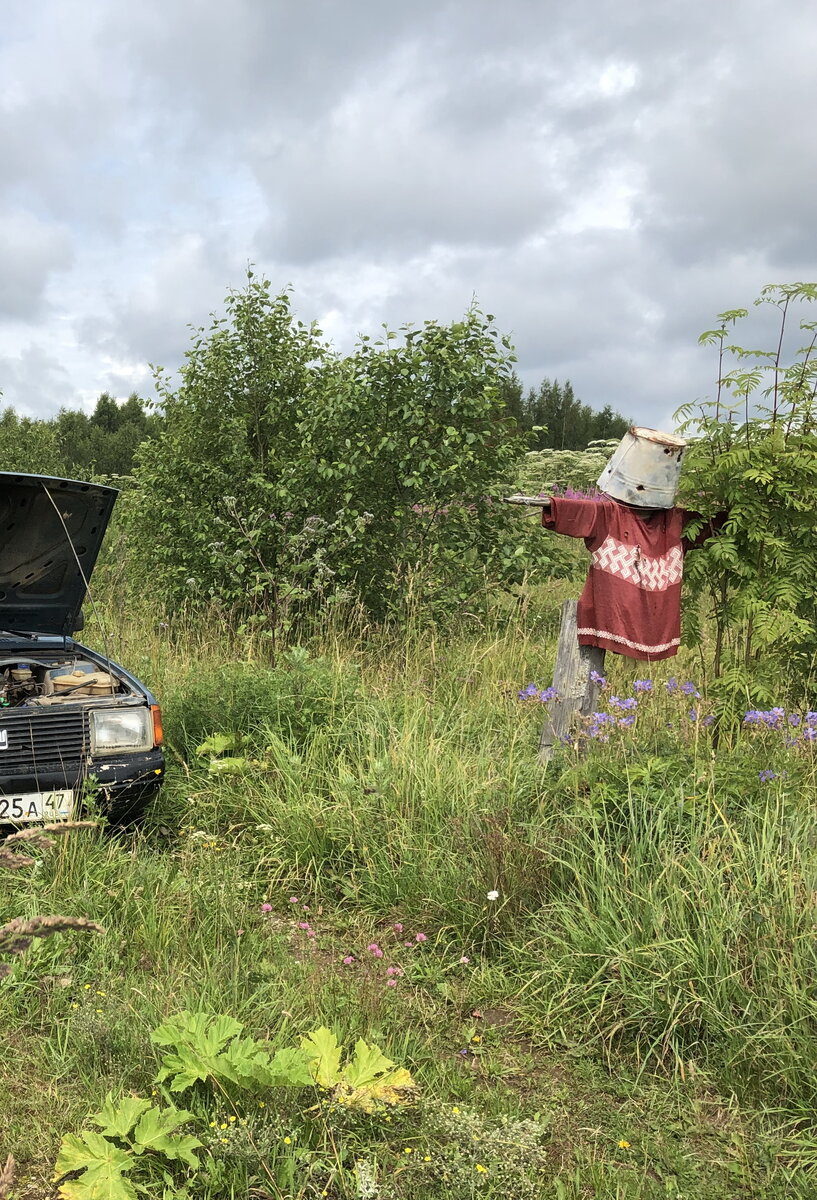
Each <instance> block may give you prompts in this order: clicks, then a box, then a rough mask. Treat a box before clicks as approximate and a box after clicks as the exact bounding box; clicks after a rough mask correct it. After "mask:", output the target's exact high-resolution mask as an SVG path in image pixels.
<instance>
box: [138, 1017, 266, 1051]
mask: <svg viewBox="0 0 817 1200" xmlns="http://www.w3.org/2000/svg"><path fill="white" fill-rule="evenodd" d="M243 1028H244V1026H243V1025H242V1024H241V1022H240V1021H236V1020H235V1018H234V1017H228V1016H226V1015H225V1014H224V1013H220V1014H219V1015H218V1016H215V1017H213V1016H211V1015H210V1014H209V1013H203V1012H197V1013H191V1012H180V1013H176V1015H175V1016H173V1017H169V1018H168V1020H167V1021H165V1022H164V1024H162V1025H159V1026H158V1028H157V1029H154V1031H153V1033H152V1034H151V1035H150V1040H151V1041H152V1042H153V1043H154V1045H156V1046H179V1045H189V1046H192V1047H193V1048H194V1049H196V1050H197V1051H198V1052H199V1053H200V1054H203V1055H210V1054H218V1052H219V1050H221V1049H223V1047H224V1046H226V1044H227V1042H228V1041H229V1040H230V1038H233V1037H237V1036H238V1034H239V1033H241V1030H242V1029H243Z"/></svg>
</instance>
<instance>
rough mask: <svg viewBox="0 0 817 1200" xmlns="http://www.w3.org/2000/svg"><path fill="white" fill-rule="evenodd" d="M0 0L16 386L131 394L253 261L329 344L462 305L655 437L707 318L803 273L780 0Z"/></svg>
mask: <svg viewBox="0 0 817 1200" xmlns="http://www.w3.org/2000/svg"><path fill="white" fill-rule="evenodd" d="M7 7H8V13H7V16H6V21H5V25H6V36H5V38H4V41H3V43H2V45H0V80H2V82H1V83H0V155H2V161H3V164H4V170H3V175H2V178H0V388H2V389H3V390H4V392H5V394H6V398H7V399H11V400H12V401H13V402H15V403H17V402H19V403H20V404H23V403H26V404H29V403H34V404H37V405H40V406H41V411H43V412H47V411H53V409H54V408H55V407H56V404H57V397H58V396H59V402H60V403H65V402H69V401H70V394H71V390H72V389H73V396H74V398H75V401H76V402H80V401H82V402H83V403H89V402H90V400H91V398H92V397H93V395H94V394H95V393H96V392H98V391H101V390H102V389H103V388H104V387H113V388H114V389H116V390H119V389H122V390H121V393H120V394H127V391H130V390H131V388H132V386H134V384H135V383H138V385H139V386H140V387H141V386H146V384H147V380H148V374H147V368H146V364H147V362H149V361H152V362H158V363H163V364H165V365H167V366H168V367H171V368H173V367H176V366H177V365H178V364H179V363H180V362H181V360H182V357H183V353H184V350H185V348H186V346H187V344H188V338H189V330H188V328H187V326H188V324H190V323H192V324H194V325H196V324H199V323H202V322H204V323H206V321H207V314H208V313H209V311H210V310H211V309H213V308H214V307H218V306H220V302H221V299H222V297H223V294H224V292H225V291H226V290H227V288H228V287H230V286H240V285H241V282H242V279H243V272H244V269H245V266H246V263H247V260H248V259H253V260H255V261H256V262H257V263H258V265H259V268H260V269H263V270H264V271H266V273H268V274H269V275H270V277H271V278H272V279H273V281H274V284H275V285H276V286H280V287H283V286H284V285H286V284H288V283H292V284H293V285H294V288H295V292H294V303H295V305H296V307H297V309H298V312H299V315H301V316H302V317H303V318H304V319H307V320H308V319H311V318H312V317H317V318H319V319H320V320H322V321H323V322H324V324H325V327H326V329H327V330H328V331H329V332H330V333H331V334H332V336H333V337H334V338H335V339H336V340H337V342H338V344H339V345H341V346H342V347H344V348H345V347H347V346H349V345H351V343H352V341H353V340H354V336H355V334H356V332H357V331H359V330H366V331H368V332H371V331H372V330H373V329H375V330H376V329H377V327H378V325H379V323H380V322H381V321H387V322H389V323H390V324H392V325H399V324H400V323H402V322H403V321H406V320H410V321H414V322H420V321H422V320H423V319H424V318H426V317H437V318H440V319H451V318H453V317H455V316H457V315H459V314H460V313H461V312H462V311H463V309H464V308H465V307H466V306H467V304H468V303H469V302H470V299H471V297H472V296H473V295H474V294H476V296H477V297H478V299H479V301H480V303H481V304H482V306H483V307H484V308H486V309H488V310H490V311H492V312H494V313H495V314H496V316H497V322H498V324H499V325H500V327H501V328H503V329H507V330H510V331H511V332H512V334H513V337H514V340H515V343H516V346H517V350H518V354H519V369H520V372H521V373H522V375H523V377H524V378H525V380H526V381H529V382H537V381H538V379H540V378H542V377H543V376H545V375H548V376H559V377H560V378H565V377H570V378H571V379H572V381H573V383H574V386H575V388H576V391H577V393H578V394H579V395H580V396H581V397H582V398H583V399H585V400H587V401H589V402H590V403H593V404H596V405H601V404H604V403H607V402H610V403H612V404H614V406H616V407H619V408H621V409H622V411H625V412H627V413H629V414H631V415H634V416H636V417H637V418H638V419H640V420H659V419H660V420H661V421H664V422H666V421H667V420H669V414H670V413H671V411H672V410H673V409H674V408H675V407H677V405H678V404H680V403H682V402H683V401H685V400H688V399H694V398H695V397H697V396H700V395H702V394H705V392H706V391H707V390H709V389H710V388H711V386H712V381H713V366H712V362H711V358H708V357H707V355H706V354H705V353H704V352H703V351H701V350H699V349H698V348H697V346H696V343H695V339H696V337H697V334H698V332H699V331H700V330H701V328H703V327H704V326H706V325H709V324H711V323H712V321H713V318H714V314H715V313H716V312H718V311H719V310H721V309H723V308H726V307H731V306H734V305H735V304H741V303H743V304H746V303H749V302H750V301H751V299H752V298H753V297H754V295H755V294H756V293H757V291H758V290H759V288H760V287H761V286H762V285H763V284H764V283H766V282H768V281H770V280H774V279H787V278H788V279H791V278H794V277H800V278H804V277H805V278H809V277H810V278H817V247H815V243H814V237H813V234H812V231H811V225H812V218H811V212H810V207H811V197H812V196H813V194H814V190H815V183H817V178H815V176H817V148H815V146H814V145H813V140H812V138H811V134H810V127H809V124H808V121H807V120H806V118H805V115H804V114H808V113H810V112H811V111H812V110H813V107H814V103H815V99H817V95H815V93H816V92H817V79H816V78H815V75H814V71H813V65H812V64H813V62H814V58H815V51H817V22H815V21H814V20H813V17H812V15H811V14H810V12H808V11H807V10H806V9H805V8H804V6H802V5H801V4H800V3H798V0H778V2H777V3H772V0H745V3H743V4H741V5H740V6H739V8H735V7H734V6H717V5H714V6H713V5H712V4H710V3H708V2H707V0H690V3H688V4H686V5H677V4H674V3H670V2H669V0H633V2H632V3H629V4H626V5H622V4H620V3H614V2H613V0H576V2H575V3H573V4H571V5H564V6H561V7H558V8H557V7H556V6H552V5H544V4H542V3H541V0H511V2H510V3H508V4H506V5H504V6H499V5H494V4H489V3H488V0H467V2H466V0H449V2H448V3H442V4H440V3H439V2H438V0H417V3H415V4H413V5H412V6H410V8H407V7H406V6H402V7H401V6H386V7H385V8H384V7H383V6H382V5H378V4H375V3H374V0H357V2H356V3H355V4H354V5H338V4H337V3H335V2H334V0H304V2H303V3H301V4H299V5H285V4H280V3H276V4H258V3H257V2H256V0H235V3H233V4H231V5H219V4H216V3H215V0H162V2H161V3H160V2H159V0H143V2H142V3H141V4H140V5H138V6H135V7H134V6H131V7H129V8H128V7H123V6H114V5H110V4H108V3H107V0H61V2H59V3H58V2H57V0H45V2H44V3H43V4H42V5H39V6H32V5H30V4H24V3H22V0H10V3H9V5H8V6H7ZM759 330H760V332H759V334H758V336H765V328H761V327H760V326H759ZM55 348H56V349H55ZM55 355H59V358H58V359H57V358H55ZM24 363H25V364H26V365H25V366H23V364H24ZM37 372H40V373H41V378H40V381H39V382H38V381H37ZM66 389H67V392H66ZM656 413H660V418H659V417H658V416H656V415H655V414H656Z"/></svg>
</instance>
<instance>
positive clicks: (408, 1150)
mask: <svg viewBox="0 0 817 1200" xmlns="http://www.w3.org/2000/svg"><path fill="white" fill-rule="evenodd" d="M403 1153H404V1154H411V1146H406V1148H405V1150H404V1151H403Z"/></svg>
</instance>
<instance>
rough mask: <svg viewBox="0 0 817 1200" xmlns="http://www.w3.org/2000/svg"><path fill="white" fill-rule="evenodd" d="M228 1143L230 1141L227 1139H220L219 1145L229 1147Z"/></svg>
mask: <svg viewBox="0 0 817 1200" xmlns="http://www.w3.org/2000/svg"><path fill="white" fill-rule="evenodd" d="M229 1143H230V1139H229V1138H222V1139H221V1144H222V1146H228V1145H229Z"/></svg>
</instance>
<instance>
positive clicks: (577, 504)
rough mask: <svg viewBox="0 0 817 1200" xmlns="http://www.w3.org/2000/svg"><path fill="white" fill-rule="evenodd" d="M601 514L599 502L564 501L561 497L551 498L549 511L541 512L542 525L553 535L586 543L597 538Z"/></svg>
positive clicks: (601, 519)
mask: <svg viewBox="0 0 817 1200" xmlns="http://www.w3.org/2000/svg"><path fill="white" fill-rule="evenodd" d="M603 513H604V505H603V504H602V503H601V501H599V500H566V499H564V497H562V496H551V498H550V509H549V510H548V509H546V508H545V509H543V510H542V524H543V525H544V527H545V529H552V530H553V531H554V533H564V534H567V536H568V537H575V538H584V539H585V541H587V540H588V539H592V538H594V537H596V536H598V533H599V530H600V528H601V525H602V523H603V519H604V518H603Z"/></svg>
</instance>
